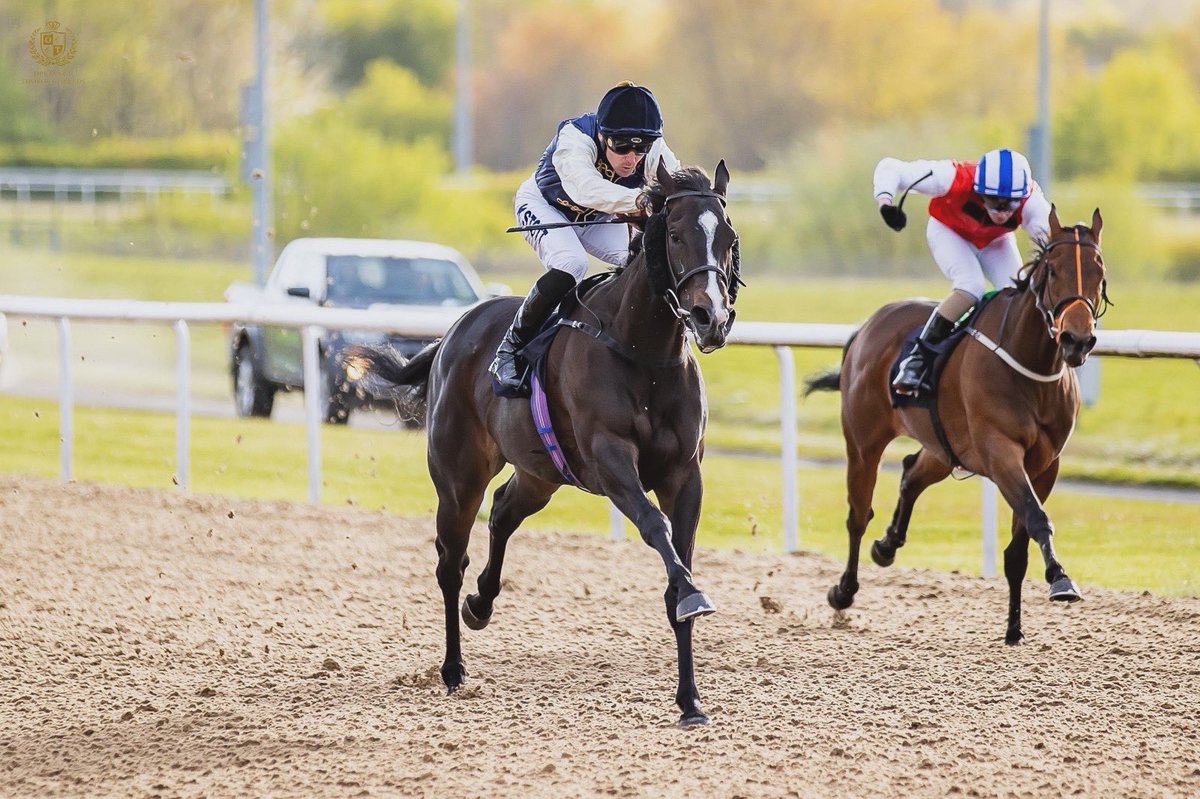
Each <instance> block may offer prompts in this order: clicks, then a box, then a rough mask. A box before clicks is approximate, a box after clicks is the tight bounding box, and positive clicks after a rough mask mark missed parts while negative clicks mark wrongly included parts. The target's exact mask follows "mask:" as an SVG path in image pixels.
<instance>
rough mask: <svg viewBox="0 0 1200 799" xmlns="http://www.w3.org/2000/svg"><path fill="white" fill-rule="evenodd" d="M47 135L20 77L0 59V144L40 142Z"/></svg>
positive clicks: (45, 128) (9, 65)
mask: <svg viewBox="0 0 1200 799" xmlns="http://www.w3.org/2000/svg"><path fill="white" fill-rule="evenodd" d="M50 133H51V128H50V125H49V124H48V122H47V120H46V119H45V117H44V116H43V115H42V114H41V113H39V112H38V109H37V107H36V105H35V104H34V102H33V98H32V96H31V95H30V92H29V91H28V90H27V89H26V87H25V86H24V85H23V83H22V82H21V76H20V74H19V73H18V72H17V70H15V69H14V68H13V67H12V65H11V64H9V63H8V62H7V61H6V60H4V59H2V58H0V143H2V142H27V141H39V140H44V139H47V138H49V136H50Z"/></svg>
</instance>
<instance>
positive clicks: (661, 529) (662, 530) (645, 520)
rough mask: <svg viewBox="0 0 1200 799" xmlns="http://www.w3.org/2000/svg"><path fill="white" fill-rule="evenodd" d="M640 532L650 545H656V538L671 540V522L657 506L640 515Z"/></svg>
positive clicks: (638, 526) (638, 524) (638, 523)
mask: <svg viewBox="0 0 1200 799" xmlns="http://www.w3.org/2000/svg"><path fill="white" fill-rule="evenodd" d="M636 524H637V529H638V533H639V534H640V535H641V536H642V540H643V541H645V542H646V543H647V544H648V545H649V546H654V545H655V540H656V539H660V540H665V541H670V540H671V523H670V522H669V521H667V517H666V516H664V515H663V514H662V511H660V510H658V509H657V508H651V509H650V510H648V511H646V512H645V513H643V514H642V515H641V516H639V517H638V520H637V523H636Z"/></svg>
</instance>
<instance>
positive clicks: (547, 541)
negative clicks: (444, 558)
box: [0, 477, 1200, 798]
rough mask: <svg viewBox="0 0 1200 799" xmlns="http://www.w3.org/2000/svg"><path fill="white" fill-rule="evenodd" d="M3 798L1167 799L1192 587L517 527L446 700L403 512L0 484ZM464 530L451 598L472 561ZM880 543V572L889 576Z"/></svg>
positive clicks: (1190, 679) (422, 553)
mask: <svg viewBox="0 0 1200 799" xmlns="http://www.w3.org/2000/svg"><path fill="white" fill-rule="evenodd" d="M0 520H2V521H0V655H2V657H0V662H2V664H3V667H2V669H0V675H2V681H0V795H2V796H6V797H19V796H39V797H41V796H164V797H166V796H199V795H204V796H214V797H221V796H255V797H258V796H304V797H342V796H430V797H439V798H440V797H468V796H481V797H482V796H488V797H491V796H521V797H559V796H594V795H616V796H653V797H660V796H667V795H676V796H679V795H685V794H686V795H689V796H697V797H709V796H718V797H732V796H804V797H809V796H830V797H858V796H1036V797H1064V796H1096V797H1114V796H1139V797H1141V796H1144V797H1161V796H1180V797H1183V796H1196V795H1198V794H1200V599H1163V598H1159V597H1154V596H1149V595H1142V594H1136V593H1118V592H1114V591H1105V590H1100V589H1096V588H1091V587H1089V586H1086V585H1085V586H1082V587H1083V589H1084V594H1085V596H1086V601H1084V602H1082V603H1079V604H1076V605H1074V606H1059V605H1051V604H1050V603H1049V602H1048V601H1047V600H1046V599H1045V586H1044V585H1043V584H1042V583H1041V582H1040V571H1041V570H1040V568H1031V570H1030V571H1031V576H1034V577H1038V578H1039V580H1038V581H1036V582H1035V581H1033V580H1030V581H1029V582H1027V583H1026V588H1025V619H1024V622H1025V623H1024V627H1025V633H1026V640H1027V643H1026V645H1024V646H1022V647H1015V648H1009V647H1005V646H1004V645H1003V642H1002V639H1003V632H1004V615H1005V604H1006V589H1005V588H1004V585H1003V580H1002V579H996V580H988V581H984V580H980V579H977V578H974V577H967V576H962V575H953V574H941V573H934V572H928V571H914V570H906V569H904V568H902V567H893V568H892V569H888V570H883V569H879V568H877V567H875V566H874V565H873V564H870V563H868V564H867V565H865V566H864V569H863V573H862V582H863V589H862V591H861V592H860V593H859V596H858V601H857V604H856V605H855V606H854V607H853V608H851V609H850V610H849V611H847V612H846V613H845V614H844V615H843V616H841V617H836V616H835V614H834V612H833V611H832V610H831V609H830V608H829V607H828V605H826V602H825V591H826V589H827V588H828V586H829V585H830V584H831V583H832V582H833V581H834V580H835V578H836V575H837V574H838V572H839V571H840V564H838V563H835V562H833V561H831V560H829V559H826V558H822V557H818V556H815V555H809V554H804V555H797V556H784V555H759V554H744V553H737V552H718V551H707V550H700V551H698V552H697V556H696V570H695V571H696V576H697V582H698V584H699V585H700V586H701V587H703V588H704V589H705V590H706V591H707V592H708V593H709V595H710V596H711V597H712V598H713V600H714V601H715V602H716V603H717V605H718V607H719V608H720V612H719V613H717V614H715V615H713V616H710V617H708V618H706V619H702V620H700V621H699V622H697V625H696V639H697V647H696V651H697V676H698V682H699V686H700V691H701V695H702V697H703V701H704V706H705V708H706V710H708V712H709V713H710V714H711V715H712V724H710V725H709V726H708V727H704V728H699V729H690V730H680V729H677V728H676V727H674V726H673V725H674V722H675V720H676V718H677V716H678V711H677V710H676V708H675V706H674V702H673V695H674V682H675V672H674V669H675V666H674V662H675V652H674V644H673V639H672V637H671V635H670V631H669V628H668V626H667V623H666V619H665V616H664V613H663V604H662V596H661V594H662V588H663V583H664V577H663V572H662V567H661V563H660V562H659V560H658V557H657V556H656V555H655V554H654V552H653V551H651V550H650V549H649V548H647V547H646V546H644V545H643V544H642V543H641V542H640V541H634V540H628V541H624V542H611V541H609V540H607V539H606V538H602V537H600V536H595V537H590V536H567V535H547V534H541V533H533V532H520V531H519V532H518V534H517V535H516V536H515V537H514V539H513V542H512V545H511V546H510V548H509V556H508V559H507V562H506V567H507V568H506V577H505V582H506V588H505V591H504V592H503V593H502V594H501V595H500V598H499V600H498V601H497V605H496V614H495V616H494V618H493V621H492V624H491V626H490V627H488V628H487V629H485V630H483V631H481V632H470V631H464V640H463V645H464V659H465V662H466V666H467V669H468V670H469V672H470V674H471V676H470V677H469V679H468V682H467V685H466V687H464V689H463V690H461V691H459V692H458V693H457V694H455V695H453V696H447V695H446V694H445V691H444V690H443V689H442V687H441V684H440V679H439V677H438V675H437V666H438V665H439V664H440V663H441V658H442V635H443V633H442V610H441V596H440V594H439V592H438V591H437V587H436V584H435V581H434V577H433V562H434V549H433V543H432V540H433V529H432V522H430V521H428V520H421V519H402V518H399V517H396V516H394V515H390V514H385V513H380V512H368V511H363V510H360V509H357V508H351V507H345V508H330V507H315V506H311V505H304V504H290V503H280V502H257V501H248V500H241V499H228V498H221V497H212V496H186V495H182V494H179V493H177V492H166V491H150V490H134V489H126V488H112V487H105V486H96V485H90V484H65V483H60V482H58V481H53V480H40V479H33V478H14V477H0ZM485 539H486V528H484V527H483V526H482V525H481V526H479V527H477V529H476V535H475V539H474V541H473V543H472V560H473V563H472V566H471V568H470V569H469V570H468V575H467V580H468V585H469V586H470V587H471V588H472V590H473V587H474V579H475V577H476V576H477V574H478V570H479V567H480V566H482V564H483V561H484V556H485V553H486V549H485ZM902 561H903V556H901V562H902Z"/></svg>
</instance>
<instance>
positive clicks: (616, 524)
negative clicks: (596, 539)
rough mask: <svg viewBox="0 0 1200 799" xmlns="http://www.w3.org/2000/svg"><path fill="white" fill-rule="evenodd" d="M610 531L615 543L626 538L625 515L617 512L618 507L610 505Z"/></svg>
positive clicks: (610, 503)
mask: <svg viewBox="0 0 1200 799" xmlns="http://www.w3.org/2000/svg"><path fill="white" fill-rule="evenodd" d="M608 531H609V535H610V537H611V538H612V540H613V541H620V540H622V539H623V538H625V514H623V513H621V511H619V510H617V506H616V505H614V504H612V502H609V503H608Z"/></svg>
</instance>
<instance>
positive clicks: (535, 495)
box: [462, 471, 558, 630]
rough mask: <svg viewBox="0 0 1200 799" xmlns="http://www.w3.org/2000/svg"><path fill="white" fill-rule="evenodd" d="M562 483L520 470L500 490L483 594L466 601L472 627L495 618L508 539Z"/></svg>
mask: <svg viewBox="0 0 1200 799" xmlns="http://www.w3.org/2000/svg"><path fill="white" fill-rule="evenodd" d="M556 490H558V486H557V485H555V484H553V483H547V482H545V481H543V480H539V479H537V478H536V477H534V476H533V475H531V474H529V473H528V472H521V471H518V472H516V473H515V474H513V476H512V477H510V478H508V480H507V481H505V483H504V485H502V486H500V487H499V488H497V489H496V493H495V495H494V496H493V498H492V512H491V515H490V516H489V517H488V531H489V532H490V534H491V539H490V544H489V547H488V561H487V565H485V566H484V567H483V571H481V572H480V573H479V582H478V585H479V593H477V594H468V595H467V598H466V599H464V600H463V605H462V618H463V622H464V623H465V624H466V625H467V626H468V627H470V628H471V629H472V630H482V629H483V628H484V627H486V626H487V624H488V622H489V621H491V619H492V603H494V602H495V601H496V597H497V596H498V595H499V594H500V572H501V569H503V568H504V552H505V549H506V547H507V546H508V539H509V538H510V537H511V536H512V534H513V532H514V531H515V530H516V529H517V527H519V526H520V524H521V522H523V521H525V519H527V518H528V517H530V516H532V515H533V514H535V513H537V512H538V511H540V510H541V509H542V508H544V507H546V503H547V502H549V501H550V497H551V496H553V494H554V492H555V491H556Z"/></svg>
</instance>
